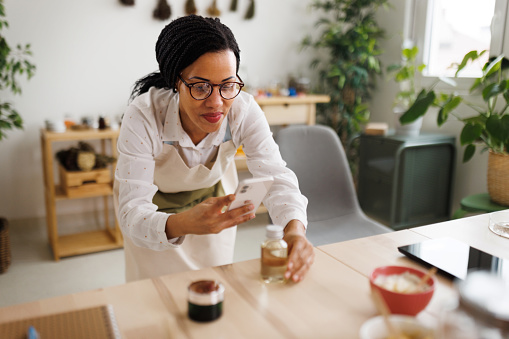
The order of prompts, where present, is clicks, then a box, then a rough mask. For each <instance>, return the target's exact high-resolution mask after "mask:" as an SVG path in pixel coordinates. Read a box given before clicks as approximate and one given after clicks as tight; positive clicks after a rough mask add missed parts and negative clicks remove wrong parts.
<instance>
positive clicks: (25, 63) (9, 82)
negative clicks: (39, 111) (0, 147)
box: [0, 0, 35, 140]
mask: <svg viewBox="0 0 509 339" xmlns="http://www.w3.org/2000/svg"><path fill="white" fill-rule="evenodd" d="M8 27H9V23H8V22H7V20H6V18H5V7H4V1H3V0H0V91H10V92H12V93H13V94H21V87H20V86H19V83H18V77H19V76H27V78H28V79H30V78H31V77H32V76H33V75H34V72H35V65H34V64H32V63H31V62H30V59H29V57H30V56H31V55H32V52H31V50H30V44H26V45H25V46H22V45H20V44H18V45H17V46H16V48H14V49H13V48H11V47H10V46H9V44H8V43H7V40H5V37H4V35H3V34H2V31H3V30H4V29H6V28H8ZM13 128H19V129H21V128H23V119H22V118H21V116H20V115H19V113H18V112H17V111H16V109H14V106H13V105H12V103H10V102H8V101H4V100H3V99H0V140H2V139H3V138H5V137H6V132H7V131H8V130H11V129H13Z"/></svg>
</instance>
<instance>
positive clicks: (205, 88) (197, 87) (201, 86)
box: [193, 84, 210, 92]
mask: <svg viewBox="0 0 509 339" xmlns="http://www.w3.org/2000/svg"><path fill="white" fill-rule="evenodd" d="M193 87H194V89H195V90H196V91H200V92H208V91H209V89H210V86H209V85H208V84H197V85H194V86H193Z"/></svg>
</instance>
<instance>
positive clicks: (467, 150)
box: [463, 144, 475, 162]
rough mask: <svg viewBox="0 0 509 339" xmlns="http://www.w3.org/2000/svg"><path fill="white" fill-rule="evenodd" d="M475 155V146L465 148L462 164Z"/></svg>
mask: <svg viewBox="0 0 509 339" xmlns="http://www.w3.org/2000/svg"><path fill="white" fill-rule="evenodd" d="M474 153H475V145H472V144H470V145H468V146H467V147H466V148H465V152H463V162H467V161H469V160H470V159H472V157H473V156H474Z"/></svg>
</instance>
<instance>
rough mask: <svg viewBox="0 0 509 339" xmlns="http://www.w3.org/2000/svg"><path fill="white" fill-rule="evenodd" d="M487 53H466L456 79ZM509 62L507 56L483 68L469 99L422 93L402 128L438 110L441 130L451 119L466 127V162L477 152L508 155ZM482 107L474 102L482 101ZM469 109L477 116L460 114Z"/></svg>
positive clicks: (462, 136)
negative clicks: (468, 65) (462, 71)
mask: <svg viewBox="0 0 509 339" xmlns="http://www.w3.org/2000/svg"><path fill="white" fill-rule="evenodd" d="M484 53H486V51H482V52H480V53H478V52H477V51H471V52H469V53H467V54H466V55H465V56H464V57H463V60H462V61H461V63H460V64H456V67H457V71H456V74H455V77H458V74H459V73H460V72H461V70H463V69H464V68H465V66H466V65H467V64H468V63H469V62H472V61H475V60H478V59H479V58H480V57H481V56H482V55H483V54H484ZM508 71H509V60H508V59H506V58H504V56H502V55H501V56H499V57H496V58H491V59H490V61H489V62H488V63H486V64H485V65H484V66H483V67H482V76H481V77H480V78H477V79H476V80H475V81H474V83H473V85H472V86H471V87H470V90H469V93H468V95H458V94H456V93H449V94H445V93H435V90H434V88H433V87H432V88H429V89H423V90H421V91H420V92H419V94H418V96H417V98H416V100H415V102H414V103H413V105H411V106H410V108H409V109H408V110H407V111H406V112H405V113H404V114H403V115H402V116H401V118H400V121H401V123H402V124H405V123H410V122H412V121H415V120H416V119H418V118H419V117H421V116H423V115H425V114H426V112H427V111H428V109H429V108H430V107H432V106H435V107H438V109H439V111H438V117H437V124H438V126H441V125H443V124H444V123H445V122H446V121H447V120H448V119H449V118H450V117H451V116H453V117H454V118H456V119H457V120H459V121H461V122H463V123H464V126H463V129H462V131H461V134H460V142H461V145H463V146H466V147H465V151H464V153H463V162H467V161H468V160H470V159H471V158H472V157H473V155H474V154H475V151H476V146H478V145H480V146H481V147H482V150H481V151H486V150H491V151H492V152H495V153H503V154H508V150H509V112H508V109H509V79H508V78H507V75H508ZM479 96H480V100H482V105H479V104H478V103H477V102H474V101H473V100H472V99H474V98H476V97H479ZM461 106H467V107H469V108H470V109H471V110H473V111H474V113H475V114H474V115H470V116H467V117H464V116H462V115H460V114H459V113H458V107H461Z"/></svg>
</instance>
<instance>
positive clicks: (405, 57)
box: [387, 46, 426, 136]
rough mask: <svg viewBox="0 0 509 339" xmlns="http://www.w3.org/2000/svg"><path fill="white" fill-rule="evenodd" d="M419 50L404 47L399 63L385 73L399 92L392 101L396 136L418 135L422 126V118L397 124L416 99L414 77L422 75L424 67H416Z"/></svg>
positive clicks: (390, 66) (388, 68) (421, 65)
mask: <svg viewBox="0 0 509 339" xmlns="http://www.w3.org/2000/svg"><path fill="white" fill-rule="evenodd" d="M418 53H419V49H418V48H417V47H415V46H413V47H406V48H403V49H402V50H401V62H400V63H396V64H392V65H389V67H387V72H388V73H389V74H390V75H392V77H393V80H394V81H395V82H397V83H398V84H399V86H400V87H399V89H400V90H399V91H398V93H397V94H396V98H395V100H394V108H393V110H394V114H395V116H396V128H395V130H396V135H409V136H415V135H419V131H420V128H421V125H422V117H420V118H417V119H416V120H415V121H413V122H411V123H408V124H405V125H402V124H401V123H400V122H399V119H400V117H401V115H402V114H403V113H404V112H406V111H407V110H408V108H409V107H411V106H412V105H413V104H414V102H415V100H416V99H417V95H418V92H417V90H416V87H415V77H416V75H417V74H418V73H422V71H423V70H424V68H426V65H424V64H420V65H417V61H416V58H417V54H418Z"/></svg>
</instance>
